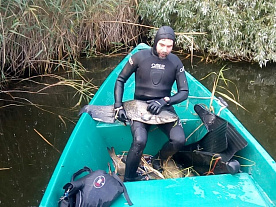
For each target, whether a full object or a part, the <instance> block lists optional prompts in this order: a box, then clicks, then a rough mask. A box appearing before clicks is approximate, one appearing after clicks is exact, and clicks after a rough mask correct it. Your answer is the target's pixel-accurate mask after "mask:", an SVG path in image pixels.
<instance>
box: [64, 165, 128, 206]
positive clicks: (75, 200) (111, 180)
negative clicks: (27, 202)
mask: <svg viewBox="0 0 276 207" xmlns="http://www.w3.org/2000/svg"><path fill="white" fill-rule="evenodd" d="M83 172H88V173H89V174H87V175H85V176H83V177H82V178H80V179H77V180H75V179H76V177H77V176H79V175H81V174H82V173H83ZM63 189H64V190H65V193H64V196H62V197H61V198H60V201H59V207H75V206H78V207H83V206H85V207H108V206H110V205H111V204H112V202H113V201H114V200H115V199H116V198H118V197H119V196H120V195H121V194H122V193H124V196H125V199H126V200H127V202H128V204H129V205H130V206H131V205H133V204H132V202H131V201H130V199H129V196H128V194H127V190H126V187H125V185H124V183H123V182H122V181H121V179H120V178H119V177H118V176H117V175H116V174H115V173H114V172H113V173H112V175H110V174H108V173H106V172H105V171H104V170H97V171H93V170H91V169H90V168H89V167H84V168H83V169H80V170H79V171H77V172H76V173H74V174H73V176H72V179H71V182H70V183H67V184H66V185H65V186H64V187H63Z"/></svg>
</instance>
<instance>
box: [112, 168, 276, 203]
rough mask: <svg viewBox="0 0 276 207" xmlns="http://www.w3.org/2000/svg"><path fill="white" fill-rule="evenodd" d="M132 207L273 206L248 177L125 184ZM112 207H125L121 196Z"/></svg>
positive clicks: (245, 175) (227, 175) (193, 178)
mask: <svg viewBox="0 0 276 207" xmlns="http://www.w3.org/2000/svg"><path fill="white" fill-rule="evenodd" d="M125 185H126V188H127V190H128V193H129V196H130V199H131V200H132V202H133V204H134V205H133V206H150V207H154V206H156V207H162V206H183V207H184V206H193V205H197V206H205V207H206V206H212V207H216V206H220V207H221V206H223V207H226V206H231V207H236V206H239V207H241V206H245V207H251V206H273V205H272V204H271V203H270V202H269V200H268V199H267V197H266V195H265V194H264V193H263V190H262V189H261V188H260V187H259V186H257V185H256V183H255V182H254V180H253V179H252V177H251V176H250V175H249V174H247V173H239V174H236V175H230V174H223V175H210V176H196V177H187V178H178V179H166V180H151V181H138V182H127V183H125ZM112 206H128V204H127V203H126V201H125V199H124V197H123V196H121V197H120V198H119V199H118V200H116V201H115V203H114V204H113V205H112Z"/></svg>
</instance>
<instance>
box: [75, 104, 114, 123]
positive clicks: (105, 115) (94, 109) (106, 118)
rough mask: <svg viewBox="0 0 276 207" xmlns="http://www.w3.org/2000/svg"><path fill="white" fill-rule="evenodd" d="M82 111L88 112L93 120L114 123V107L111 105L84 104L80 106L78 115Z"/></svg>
mask: <svg viewBox="0 0 276 207" xmlns="http://www.w3.org/2000/svg"><path fill="white" fill-rule="evenodd" d="M83 113H88V114H89V115H90V116H91V117H92V118H93V119H94V120H96V121H101V122H105V123H114V122H115V117H114V107H113V105H108V106H97V105H85V106H84V107H82V108H81V110H80V112H79V116H80V115H81V114H83Z"/></svg>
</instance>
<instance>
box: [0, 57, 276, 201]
mask: <svg viewBox="0 0 276 207" xmlns="http://www.w3.org/2000/svg"><path fill="white" fill-rule="evenodd" d="M122 58H123V57H114V58H93V59H90V60H83V64H84V66H85V67H86V68H87V69H88V72H87V73H86V74H85V76H86V77H87V78H89V79H91V80H92V82H93V83H94V84H95V85H100V84H101V83H102V82H103V81H104V79H105V78H106V77H107V76H108V74H109V73H110V71H112V69H113V68H114V67H115V66H116V65H117V64H118V63H119V62H120V61H121V60H122ZM196 61H197V60H196V59H195V60H194V65H193V67H191V66H190V60H187V59H186V60H185V59H183V62H184V64H185V66H186V70H187V71H189V72H190V73H191V74H192V75H194V76H195V77H196V78H198V79H199V78H202V77H204V76H206V75H207V74H209V73H210V72H212V71H216V72H218V71H219V70H220V69H221V67H222V66H223V65H225V64H227V67H228V68H230V70H228V71H227V72H225V76H226V78H228V79H230V80H231V81H233V82H234V83H235V85H236V86H237V88H238V89H239V93H240V100H239V102H240V103H241V104H242V105H243V106H244V107H245V108H246V109H247V110H249V111H250V113H248V112H246V111H244V110H242V109H240V108H238V109H237V108H236V107H235V105H233V104H230V109H231V110H232V111H233V113H234V114H235V115H236V116H237V117H238V119H240V120H241V122H242V123H243V124H244V125H245V127H246V128H247V129H248V130H249V131H250V132H251V133H252V134H253V136H255V137H256V138H257V139H258V141H259V142H260V143H261V144H262V145H263V146H264V147H265V149H266V150H267V151H268V152H269V153H270V154H271V155H272V156H273V157H274V159H275V158H276V152H275V151H274V148H275V147H276V138H275V134H276V126H275V123H276V107H275V105H274V102H275V100H276V93H275V89H276V86H275V81H276V73H275V71H274V70H275V69H274V66H269V67H267V68H263V69H260V68H258V66H254V65H251V64H248V63H244V64H240V63H225V62H224V63H222V64H212V65H210V64H205V63H201V62H199V63H197V62H196ZM66 76H67V77H68V74H66ZM36 81H38V82H46V83H53V80H52V79H46V78H38V79H36ZM201 82H202V83H203V84H205V85H206V86H207V87H208V88H209V89H211V88H212V85H213V79H212V78H207V79H204V80H202V81H201ZM41 87H42V86H41V85H39V84H37V83H35V82H21V83H19V85H18V84H17V85H15V86H13V87H11V88H14V89H18V90H32V91H38V90H39V89H40V88H41ZM231 90H233V91H235V87H234V85H233V86H232V87H231ZM95 92H96V90H94V91H91V93H92V94H93V93H95ZM78 100H79V97H77V96H75V91H74V90H72V89H71V88H69V87H62V86H58V87H51V88H49V89H47V90H45V91H43V93H41V94H36V93H15V92H13V93H10V94H7V93H0V141H1V144H0V168H7V169H5V170H1V171H0V176H1V178H2V179H0V206H37V205H38V204H39V202H40V200H41V198H42V195H43V192H44V190H45V188H46V185H47V183H48V181H49V179H50V176H51V174H52V172H53V170H54V167H55V165H56V163H57V161H58V159H59V156H60V154H59V153H58V152H57V151H56V150H55V149H53V147H51V146H50V145H49V144H47V143H46V142H45V141H44V140H43V139H42V138H41V137H40V136H39V135H38V134H37V133H36V132H35V131H34V129H36V130H37V131H38V132H39V133H41V135H42V136H43V137H45V138H46V139H47V140H48V141H49V142H50V143H52V144H53V145H54V146H55V147H56V148H57V149H58V150H60V151H62V150H63V148H64V146H65V144H66V142H67V139H68V138H69V136H70V134H71V132H72V130H73V128H74V126H75V122H76V121H77V119H78V117H77V113H78V110H79V109H80V107H81V106H78V107H75V108H73V107H74V106H75V105H76V103H77V102H78ZM22 103H24V104H22ZM26 103H28V104H26ZM9 104H16V105H17V106H9V107H5V108H3V106H7V105H9ZM84 104H87V103H85V102H83V103H82V104H81V105H82V106H83V105H84ZM19 105H20V106H19Z"/></svg>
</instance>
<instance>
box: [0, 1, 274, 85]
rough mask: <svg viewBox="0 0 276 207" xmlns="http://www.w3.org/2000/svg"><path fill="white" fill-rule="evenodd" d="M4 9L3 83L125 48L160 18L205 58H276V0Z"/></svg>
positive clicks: (44, 4) (35, 4)
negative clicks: (81, 58) (82, 57)
mask: <svg viewBox="0 0 276 207" xmlns="http://www.w3.org/2000/svg"><path fill="white" fill-rule="evenodd" d="M0 12H1V16H0V64H1V71H0V73H1V74H0V77H1V79H0V86H1V87H3V86H4V84H5V82H6V81H7V80H9V79H10V78H13V77H20V76H25V77H26V76H30V75H32V74H36V75H37V74H45V73H51V72H53V71H56V70H58V69H60V68H70V69H71V70H72V71H74V70H75V69H76V67H80V64H79V62H78V61H79V58H80V57H81V56H91V55H98V54H102V53H105V54H111V53H115V52H121V51H122V50H121V49H122V48H125V47H126V46H133V45H136V44H137V43H138V42H140V41H142V40H141V38H144V40H145V39H147V40H150V37H152V36H153V34H154V32H155V31H156V30H151V29H150V28H153V27H155V28H158V27H160V26H161V25H170V26H172V27H173V28H174V29H175V31H176V32H177V33H178V35H177V45H178V47H179V48H181V49H183V51H185V52H188V53H191V54H193V52H194V51H195V52H198V53H199V54H201V55H202V56H203V57H204V59H205V60H207V61H208V60H214V59H215V58H218V59H227V60H232V61H241V60H242V61H244V60H245V61H250V62H257V63H259V65H260V66H265V65H266V64H267V62H275V61H276V52H275V51H276V19H275V13H276V2H275V1H274V0H267V1H262V0H241V1H229V0H216V1H211V0H207V1H194V0H170V1H168V0H150V1H148V0H139V1H138V0H105V1H102V0H89V1H88V0H28V1H26V0H5V1H0ZM142 24H143V25H148V26H150V27H144V26H143V25H142ZM148 31H149V32H148ZM195 32H199V33H200V34H195ZM187 33H189V34H190V35H187ZM144 40H143V41H144Z"/></svg>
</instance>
